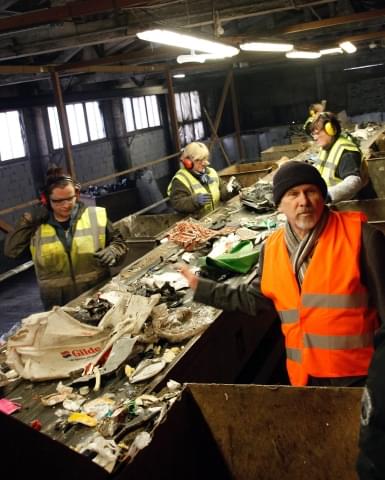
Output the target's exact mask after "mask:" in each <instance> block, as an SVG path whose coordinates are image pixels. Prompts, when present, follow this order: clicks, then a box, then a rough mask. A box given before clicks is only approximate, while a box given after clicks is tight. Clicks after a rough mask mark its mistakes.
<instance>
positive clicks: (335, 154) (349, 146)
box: [314, 136, 361, 187]
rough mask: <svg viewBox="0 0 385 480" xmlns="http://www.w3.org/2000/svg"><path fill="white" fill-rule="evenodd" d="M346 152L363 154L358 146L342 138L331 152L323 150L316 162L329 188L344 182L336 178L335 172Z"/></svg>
mask: <svg viewBox="0 0 385 480" xmlns="http://www.w3.org/2000/svg"><path fill="white" fill-rule="evenodd" d="M344 150H349V151H350V152H359V153H361V151H360V149H359V148H358V147H357V145H355V144H354V143H353V142H352V141H350V140H349V139H347V138H344V137H343V136H340V137H338V138H337V140H336V141H335V142H334V144H333V145H332V147H331V149H330V150H325V149H322V150H321V153H320V155H319V157H318V159H317V160H316V162H315V165H314V166H315V167H316V168H317V169H318V171H319V172H320V174H321V176H322V178H323V179H324V180H325V182H326V184H327V186H328V187H330V186H332V185H336V184H337V183H339V182H342V179H341V178H338V177H336V176H335V172H336V170H337V167H338V162H339V161H340V158H341V155H342V153H343V152H344Z"/></svg>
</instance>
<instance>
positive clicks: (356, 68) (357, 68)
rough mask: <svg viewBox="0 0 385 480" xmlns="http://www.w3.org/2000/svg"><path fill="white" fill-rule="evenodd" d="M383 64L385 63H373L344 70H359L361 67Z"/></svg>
mask: <svg viewBox="0 0 385 480" xmlns="http://www.w3.org/2000/svg"><path fill="white" fill-rule="evenodd" d="M381 65H384V64H383V63H372V64H371V65H361V66H360V67H350V68H344V70H359V69H360V68H372V67H380V66H381Z"/></svg>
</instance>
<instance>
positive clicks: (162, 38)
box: [136, 29, 239, 57]
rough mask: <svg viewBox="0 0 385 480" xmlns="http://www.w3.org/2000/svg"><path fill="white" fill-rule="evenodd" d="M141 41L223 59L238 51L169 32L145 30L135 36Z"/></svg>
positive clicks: (217, 43)
mask: <svg viewBox="0 0 385 480" xmlns="http://www.w3.org/2000/svg"><path fill="white" fill-rule="evenodd" d="M136 36H137V37H138V38H140V39H141V40H147V41H148V42H154V43H161V44H163V45H172V46H174V47H180V48H187V49H188V50H195V51H198V52H204V53H215V54H217V55H222V56H223V57H233V56H234V55H237V54H238V53H239V49H238V48H235V47H232V46H230V45H225V44H223V43H219V42H212V41H211V40H205V39H203V38H198V37H193V36H191V35H184V34H182V33H177V32H172V31H170V30H161V29H155V30H145V31H144V32H139V33H137V34H136Z"/></svg>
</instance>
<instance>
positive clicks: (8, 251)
mask: <svg viewBox="0 0 385 480" xmlns="http://www.w3.org/2000/svg"><path fill="white" fill-rule="evenodd" d="M79 194H80V185H79V184H77V183H76V182H75V181H74V180H73V179H72V178H71V177H70V176H69V175H67V174H66V173H64V172H63V170H62V169H60V168H52V169H50V170H48V172H47V179H46V184H45V188H44V191H43V193H42V195H41V205H39V206H38V207H35V208H34V209H33V210H32V212H31V213H29V212H28V213H24V215H23V216H22V217H21V219H20V220H19V222H18V224H17V225H16V228H15V230H14V231H13V232H11V233H10V234H8V236H7V237H6V241H5V247H4V253H5V255H6V256H8V257H11V258H16V257H18V256H19V255H21V254H22V253H24V251H25V250H26V249H27V248H28V247H29V248H30V250H31V254H32V260H33V263H34V267H35V272H36V276H37V280H38V283H39V287H40V296H41V299H42V302H43V305H44V308H45V309H46V310H50V309H51V308H52V307H53V306H54V305H64V304H66V303H67V302H69V301H70V300H72V299H73V298H75V297H77V296H78V295H80V294H81V293H82V292H84V291H86V290H88V289H89V288H91V287H94V286H96V285H97V284H98V283H99V282H101V281H102V280H103V279H105V278H107V277H108V276H109V268H108V267H110V266H113V265H116V264H117V263H118V262H119V260H120V259H122V257H123V256H124V255H125V254H126V252H127V250H128V248H127V245H126V243H125V241H124V240H123V238H122V237H121V235H120V233H119V232H117V231H116V230H115V229H114V228H113V226H112V224H111V222H110V221H109V220H108V218H107V213H106V210H105V209H104V208H102V207H87V206H85V205H84V204H83V203H82V202H81V201H79Z"/></svg>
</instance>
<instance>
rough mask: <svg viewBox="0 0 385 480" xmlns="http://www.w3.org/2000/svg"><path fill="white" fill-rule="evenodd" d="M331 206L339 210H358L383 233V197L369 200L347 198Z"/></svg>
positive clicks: (384, 229) (384, 215) (384, 223)
mask: <svg viewBox="0 0 385 480" xmlns="http://www.w3.org/2000/svg"><path fill="white" fill-rule="evenodd" d="M333 208H335V209H336V210H339V211H347V210H353V211H357V210H358V211H360V212H363V213H364V214H365V215H366V216H367V217H368V222H369V223H370V224H371V225H373V226H374V227H376V228H378V229H380V230H382V231H383V232H384V233H385V198H374V199H371V200H348V201H346V202H339V203H337V204H336V205H335V206H334V207H333Z"/></svg>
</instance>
